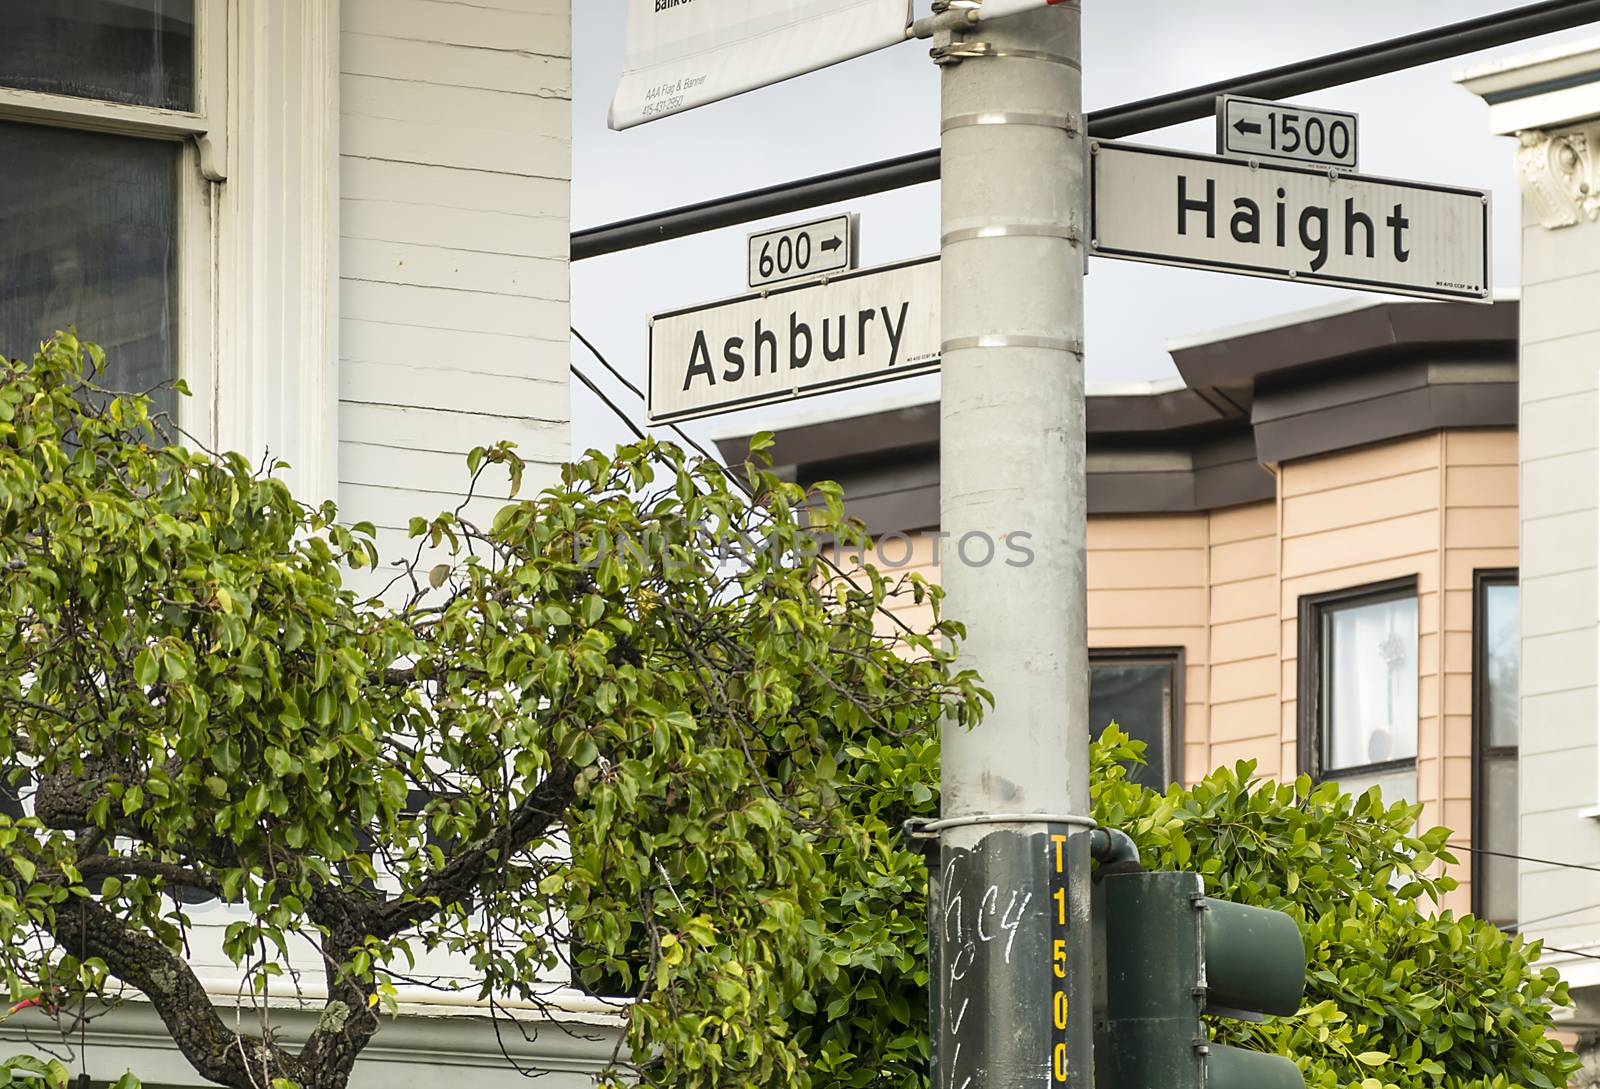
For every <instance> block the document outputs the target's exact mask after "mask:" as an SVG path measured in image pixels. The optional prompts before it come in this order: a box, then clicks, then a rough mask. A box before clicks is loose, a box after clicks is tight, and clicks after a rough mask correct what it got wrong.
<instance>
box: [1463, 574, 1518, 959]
mask: <svg viewBox="0 0 1600 1089" xmlns="http://www.w3.org/2000/svg"><path fill="white" fill-rule="evenodd" d="M1472 591H1473V593H1472V763H1473V768H1472V774H1473V784H1472V803H1473V804H1472V842H1473V844H1474V845H1475V846H1476V847H1478V848H1480V849H1481V851H1495V852H1497V853H1496V854H1483V853H1475V854H1474V855H1473V856H1472V912H1473V914H1474V915H1477V916H1478V917H1479V918H1481V919H1488V920H1489V921H1490V922H1492V923H1494V924H1495V925H1496V926H1499V927H1504V928H1507V929H1509V928H1512V927H1515V926H1516V925H1517V860H1516V859H1515V858H1507V857H1505V856H1506V855H1514V854H1516V853H1517V743H1518V737H1519V734H1520V720H1521V705H1520V702H1519V696H1520V693H1521V671H1522V655H1521V623H1520V621H1521V610H1520V600H1519V597H1520V594H1519V591H1518V589H1517V573H1516V571H1515V570H1497V571H1477V572H1474V574H1473V580H1472Z"/></svg>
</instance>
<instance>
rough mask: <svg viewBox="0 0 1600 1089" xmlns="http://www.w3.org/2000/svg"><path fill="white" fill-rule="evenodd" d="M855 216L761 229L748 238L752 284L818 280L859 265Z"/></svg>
mask: <svg viewBox="0 0 1600 1089" xmlns="http://www.w3.org/2000/svg"><path fill="white" fill-rule="evenodd" d="M854 218H855V217H853V216H850V215H842V216H833V217H831V218H829V219H819V220H817V221H815V222H813V223H797V224H795V225H794V226H792V227H779V228H778V229H776V230H771V231H757V232H756V233H755V234H752V235H750V236H749V238H748V239H747V240H746V246H745V248H746V250H747V252H748V255H749V258H750V260H749V266H750V267H749V270H748V272H749V279H748V280H747V281H746V282H747V283H748V284H749V285H750V286H751V287H766V286H767V285H769V284H781V283H786V282H789V281H792V280H814V279H816V278H817V277H818V276H826V275H828V274H830V273H834V272H846V271H848V270H850V269H853V268H855V267H856V254H855V231H854V230H853V229H852V228H853V227H854V225H855V224H854V223H853V220H854Z"/></svg>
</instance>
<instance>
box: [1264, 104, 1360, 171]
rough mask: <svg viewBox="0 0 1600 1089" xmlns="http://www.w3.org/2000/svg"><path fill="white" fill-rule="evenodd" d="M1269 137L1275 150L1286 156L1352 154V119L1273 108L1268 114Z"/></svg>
mask: <svg viewBox="0 0 1600 1089" xmlns="http://www.w3.org/2000/svg"><path fill="white" fill-rule="evenodd" d="M1267 138H1268V140H1269V141H1270V143H1271V145H1272V150H1273V151H1281V152H1283V153H1284V154H1285V155H1294V154H1296V153H1299V154H1302V155H1332V156H1333V157H1334V158H1335V159H1343V158H1346V157H1348V156H1349V154H1350V141H1351V131H1350V122H1349V121H1346V120H1345V119H1344V118H1342V117H1335V118H1331V119H1328V120H1324V119H1323V118H1321V117H1316V116H1312V117H1301V115H1300V114H1298V113H1290V112H1289V111H1287V110H1284V111H1282V112H1280V111H1278V110H1273V111H1271V112H1270V113H1268V114H1267Z"/></svg>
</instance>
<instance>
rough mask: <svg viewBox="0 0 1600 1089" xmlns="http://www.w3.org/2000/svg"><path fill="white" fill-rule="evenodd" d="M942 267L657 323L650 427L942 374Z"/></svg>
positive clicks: (914, 268)
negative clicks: (934, 373) (940, 285)
mask: <svg viewBox="0 0 1600 1089" xmlns="http://www.w3.org/2000/svg"><path fill="white" fill-rule="evenodd" d="M939 347H940V345H939V259H938V258H937V257H923V258H919V259H917V260H915V261H902V262H898V263H895V264H889V265H879V266H878V267H876V268H869V269H862V270H860V271H859V272H847V273H844V274H842V275H839V276H834V277H831V278H830V279H828V280H827V281H826V282H820V283H805V284H794V285H788V286H780V287H775V288H771V289H769V290H766V291H758V292H752V293H750V294H747V295H739V296H736V297H735V298H731V299H723V300H721V301H720V302H713V303H706V304H704V305H701V306H695V307H690V308H688V309H684V310H673V311H668V312H667V313H663V314H656V315H655V316H653V317H652V318H651V319H650V390H649V417H650V421H651V422H652V423H670V422H673V421H677V420H690V419H694V418H696V417H699V416H714V415H716V414H717V413H719V412H730V411H732V410H733V409H737V408H751V407H753V406H755V405H763V404H771V403H773V402H776V401H787V400H792V399H794V398H797V397H805V396H808V395H810V394H816V393H828V392H831V391H833V390H838V389H847V388H849V387H851V386H862V385H870V384H873V383H876V382H886V381H891V380H893V379H896V378H906V377H910V376H911V375H915V374H925V373H927V372H929V371H933V370H936V369H938V366H939Z"/></svg>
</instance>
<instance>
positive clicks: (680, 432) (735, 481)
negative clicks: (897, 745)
mask: <svg viewBox="0 0 1600 1089" xmlns="http://www.w3.org/2000/svg"><path fill="white" fill-rule="evenodd" d="M568 328H570V329H571V330H572V335H573V336H575V337H577V338H578V340H579V341H581V342H582V343H583V346H584V347H585V348H587V349H589V352H590V354H592V355H593V356H594V357H595V359H597V360H599V361H600V365H601V366H602V367H604V368H605V369H606V370H607V371H609V372H610V373H611V375H612V377H614V378H615V379H616V380H617V381H619V382H621V383H622V384H623V385H624V386H626V387H628V389H629V390H631V391H632V392H633V395H634V396H635V397H637V398H639V400H641V401H643V400H644V399H645V396H644V393H643V391H641V390H640V389H639V387H638V386H636V385H634V384H633V383H632V382H630V381H628V379H627V378H625V377H623V375H622V372H621V371H619V370H617V368H616V367H615V366H614V365H613V364H612V363H611V361H610V360H609V359H607V358H606V357H605V355H604V353H602V352H601V351H600V349H599V348H596V347H595V346H594V343H593V342H592V341H591V340H590V339H589V338H588V337H586V336H584V335H583V334H582V333H580V332H578V329H577V327H576V326H569V327H568ZM569 366H570V367H571V369H572V373H573V374H575V375H577V376H578V379H579V381H581V382H582V383H583V384H584V385H586V386H588V387H589V389H591V390H593V391H594V393H595V395H596V396H597V397H599V398H600V400H601V401H602V402H604V404H605V406H606V407H607V408H609V409H610V410H611V411H612V412H614V413H616V415H617V416H618V418H619V419H621V420H622V422H623V423H625V424H627V425H628V430H630V431H632V432H633V433H634V434H635V435H637V436H638V437H639V441H640V442H643V441H644V434H643V433H642V432H641V431H640V430H639V428H638V426H637V425H635V424H634V422H633V420H632V419H630V418H629V417H628V416H627V415H625V414H624V413H623V411H622V410H621V409H620V408H618V407H617V406H616V405H615V404H614V403H613V402H612V400H611V399H610V398H609V397H607V396H606V395H605V394H603V393H601V392H600V390H599V388H598V387H596V386H595V384H594V383H593V382H592V381H590V380H589V378H588V377H587V376H586V375H585V374H584V373H583V372H582V371H580V370H579V369H578V365H577V364H576V363H571V364H569ZM667 426H668V427H670V428H671V429H672V430H673V432H674V433H675V434H676V435H677V436H678V437H679V438H680V439H682V440H683V441H684V442H686V443H688V444H689V445H690V446H691V447H693V448H694V450H695V451H696V452H697V453H699V454H700V456H701V457H703V458H705V459H706V460H707V461H708V462H710V463H711V464H712V465H715V466H716V467H717V470H718V471H719V472H720V473H722V475H723V476H724V477H726V478H727V480H728V482H729V483H731V484H732V485H733V486H734V487H735V488H737V489H738V490H739V491H740V493H742V494H743V495H744V496H745V498H746V500H748V501H752V502H753V501H754V499H755V493H754V492H752V491H751V490H750V485H749V484H748V483H747V482H745V481H743V480H740V479H739V477H738V476H737V475H736V474H735V473H734V472H733V470H731V469H729V468H728V467H727V466H726V465H724V464H723V463H722V462H721V461H720V460H719V459H717V458H715V457H713V456H712V455H711V453H710V451H708V450H707V449H706V448H705V447H704V446H702V445H701V444H700V443H699V442H697V441H696V440H695V439H694V438H692V437H691V436H690V435H689V433H688V432H686V431H685V430H684V429H683V428H681V427H679V426H678V425H677V424H675V423H669V424H667ZM817 558H818V559H819V560H821V561H822V562H823V563H824V564H826V565H827V566H828V568H829V570H831V571H832V572H833V573H834V574H836V575H838V576H839V577H840V578H842V579H844V581H845V582H846V583H848V584H849V585H850V587H851V588H852V589H854V590H856V591H858V592H859V591H861V585H860V583H858V582H856V580H855V579H853V578H851V577H850V576H849V575H848V574H846V573H845V570H844V568H842V567H840V566H839V565H838V564H837V563H836V562H834V560H833V557H831V556H828V555H826V554H825V553H823V552H822V551H820V550H819V551H818V552H817ZM877 609H878V612H880V613H882V614H883V615H884V616H886V617H888V619H889V620H890V621H891V622H892V623H893V624H894V625H895V626H896V627H898V628H899V629H900V630H901V631H903V632H905V633H906V634H907V635H914V634H916V633H915V632H913V631H912V629H911V626H910V625H909V624H907V623H906V622H905V621H904V620H901V619H900V618H899V617H898V616H896V615H895V614H894V613H893V612H892V611H890V610H889V608H888V607H887V606H885V605H883V604H881V603H880V604H879V605H878V606H877Z"/></svg>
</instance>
